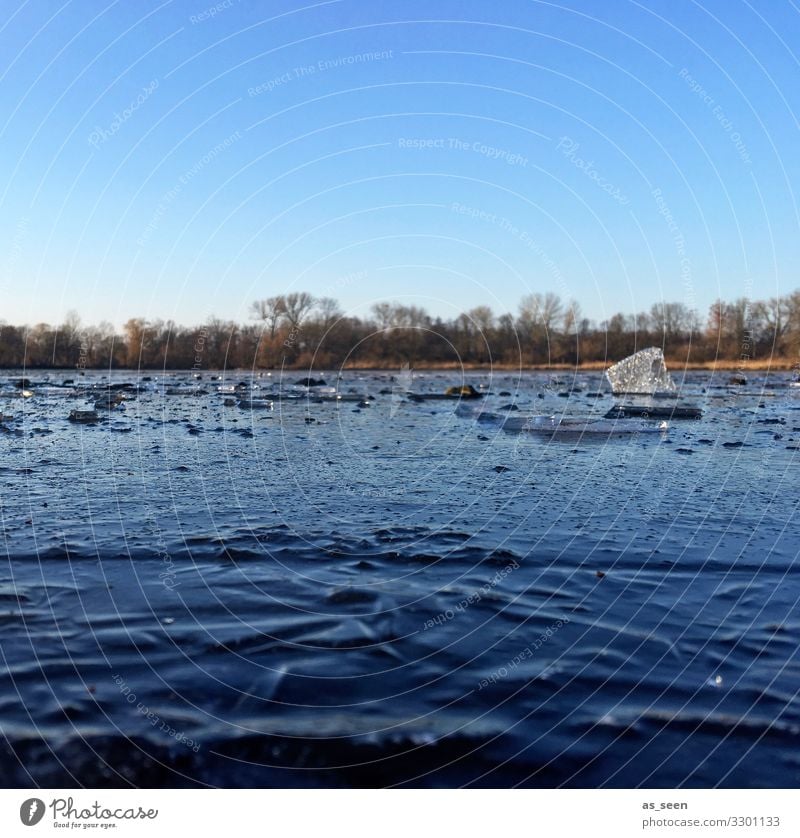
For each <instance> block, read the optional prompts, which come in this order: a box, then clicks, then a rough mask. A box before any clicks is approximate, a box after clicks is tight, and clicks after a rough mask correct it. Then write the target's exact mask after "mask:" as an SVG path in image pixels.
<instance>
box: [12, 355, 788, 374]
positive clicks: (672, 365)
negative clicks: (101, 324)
mask: <svg viewBox="0 0 800 838" xmlns="http://www.w3.org/2000/svg"><path fill="white" fill-rule="evenodd" d="M619 360H621V359H619ZM404 363H405V362H398V363H396V364H383V365H376V364H374V363H363V364H360V363H349V364H346V365H345V366H341V367H335V366H331V367H328V366H317V367H309V366H308V365H307V364H301V365H292V366H283V367H258V368H253V367H206V368H204V369H202V370H198V369H192V368H186V369H183V368H181V367H154V368H147V367H112V368H110V369H109V367H105V366H103V367H89V366H85V367H81V368H80V369H77V370H76V369H75V367H3V368H2V371H3V373H10V374H14V375H16V374H19V373H25V374H36V373H43V372H58V373H64V374H68V373H72V374H73V375H74V376H76V377H78V376H80V375H82V374H83V373H84V372H87V371H88V372H110V373H127V374H140V375H158V374H164V373H174V372H190V373H199V374H201V375H205V374H212V373H220V372H222V373H236V374H245V373H255V372H258V373H265V372H281V371H283V372H291V373H302V372H305V373H309V374H310V373H312V372H316V373H318V374H319V373H322V372H333V371H335V370H338V371H340V372H349V371H352V372H391V373H394V372H397V370H398V368H399V367H400V366H402V364H404ZM615 363H617V361H616V360H606V361H584V362H583V363H580V364H577V365H576V364H563V363H553V364H509V363H492V364H475V363H470V364H458V363H455V362H453V363H442V362H436V363H434V362H426V361H418V362H415V363H414V364H413V365H412V366H411V370H412V371H415V372H453V371H464V372H487V373H489V372H493V371H497V370H499V371H501V372H548V371H556V372H569V371H573V372H604V371H605V370H607V369H608V368H609V367H610V366H612V364H615ZM666 365H667V369H668V370H669V372H670V373H676V372H680V371H684V372H687V371H688V372H703V371H706V372H716V371H721V372H790V371H792V370H794V369H800V360H797V361H792V360H791V359H789V358H773V359H770V360H764V361H756V360H749V361H736V360H717V361H696V362H695V361H691V362H688V363H686V362H679V361H676V360H674V359H673V360H670V359H669V358H667V359H666Z"/></svg>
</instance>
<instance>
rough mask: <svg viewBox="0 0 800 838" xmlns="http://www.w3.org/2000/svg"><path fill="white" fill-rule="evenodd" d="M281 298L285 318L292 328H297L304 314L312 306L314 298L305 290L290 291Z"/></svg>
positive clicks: (314, 301)
mask: <svg viewBox="0 0 800 838" xmlns="http://www.w3.org/2000/svg"><path fill="white" fill-rule="evenodd" d="M283 299H284V306H285V314H286V319H287V320H288V321H289V323H290V324H291V326H292V328H293V329H299V328H300V324H301V323H302V322H303V319H304V318H305V316H306V315H307V314H308V313H309V311H311V309H312V308H313V307H314V304H315V303H316V300H315V299H314V298H313V297H312V296H311V294H309V293H307V292H306V291H299V292H292V293H291V294H287V295H286V296H285V297H284V298H283Z"/></svg>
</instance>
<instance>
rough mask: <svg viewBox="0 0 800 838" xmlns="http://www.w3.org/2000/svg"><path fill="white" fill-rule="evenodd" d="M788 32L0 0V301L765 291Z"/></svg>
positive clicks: (596, 306)
mask: <svg viewBox="0 0 800 838" xmlns="http://www.w3.org/2000/svg"><path fill="white" fill-rule="evenodd" d="M13 6H14V7H15V8H16V6H17V4H13ZM9 8H11V5H9ZM798 45H800V10H798V8H797V6H796V4H794V3H792V2H789V0H751V2H744V1H743V0H698V2H692V1H691V0H680V2H673V0H643V2H628V0H608V2H602V3H601V2H590V0H554V1H553V2H537V0H507V2H494V3H488V2H485V0H482V1H481V2H476V1H475V0H436V1H435V2H432V1H431V0H425V2H417V0H393V2H388V0H329V2H319V3H314V2H311V0H309V2H307V3H303V2H297V0H278V1H277V2H255V0H223V2H220V3H219V4H217V5H216V6H215V4H212V3H210V2H208V0H197V2H188V0H187V2H155V1H153V2H151V0H144V1H141V0H139V1H138V2H123V0H118V2H115V3H107V2H105V0H99V1H98V2H91V3H90V2H80V1H79V0H73V2H64V3H61V2H51V0H32V2H27V3H24V4H23V3H20V4H19V8H16V10H15V11H12V12H10V13H9V14H8V15H6V16H4V18H3V20H2V22H0V150H2V154H1V155H0V167H1V168H2V176H0V294H1V295H2V296H0V299H1V300H2V308H0V319H3V320H6V321H8V322H12V323H23V322H27V323H36V322H39V321H48V322H58V321H59V320H60V319H61V318H62V317H63V316H64V315H65V313H66V312H67V311H68V310H70V309H74V310H76V311H78V312H79V313H80V315H81V317H82V318H83V320H84V321H85V322H97V321H99V320H102V319H105V320H108V321H111V322H112V323H114V324H115V325H119V324H121V323H123V322H124V321H125V320H126V319H127V318H128V317H131V316H145V317H150V318H152V317H163V318H173V319H175V320H177V321H178V322H181V323H185V324H191V323H198V322H201V321H202V320H204V319H205V318H206V317H207V316H208V315H209V314H211V313H214V314H216V315H218V316H221V317H226V318H227V317H231V318H236V319H240V320H243V319H245V318H246V316H247V313H246V310H247V307H248V305H249V303H250V302H251V301H252V300H253V299H255V298H257V297H263V296H269V295H272V294H276V293H283V292H286V291H290V290H308V291H310V292H312V293H313V294H316V295H327V296H334V297H337V298H338V299H339V300H340V301H341V302H342V304H343V305H344V307H345V308H346V309H347V310H348V311H351V312H354V313H363V311H364V310H365V308H366V307H368V306H369V305H370V304H371V303H372V302H374V301H376V300H385V299H403V300H406V301H408V302H413V303H415V304H419V305H423V306H425V307H427V308H428V309H429V310H430V311H431V312H432V313H434V314H437V315H441V316H444V317H448V316H454V315H456V314H458V313H459V312H460V311H462V310H464V309H468V308H470V307H472V306H475V305H479V304H484V303H485V304H489V305H491V306H492V307H493V308H494V309H495V310H496V311H497V312H498V313H502V312H504V311H509V310H515V309H516V306H517V302H518V300H519V298H520V297H521V296H522V295H523V294H525V293H528V292H530V291H541V292H546V291H554V292H556V293H558V294H560V295H561V296H562V297H564V298H570V297H574V298H575V299H577V300H578V301H579V302H580V303H581V305H582V307H583V311H584V314H586V315H587V316H589V317H592V318H594V319H597V320H598V321H600V320H603V319H604V318H606V317H607V316H609V315H610V314H612V313H614V312H616V311H626V312H633V311H637V310H641V309H644V308H649V306H650V305H651V304H652V303H653V302H655V301H658V300H668V301H683V302H685V303H687V304H688V305H690V306H692V307H696V308H698V309H699V310H700V312H701V314H702V315H703V316H705V314H706V311H707V309H708V306H709V304H710V303H711V302H712V300H713V299H714V298H716V297H717V296H722V297H723V298H725V299H733V298H736V297H741V296H750V297H754V298H762V297H765V296H772V295H775V294H778V293H785V292H787V291H791V290H793V289H795V288H796V287H798V286H800V274H799V273H798V266H799V265H800V236H798V230H799V229H800V212H799V210H798V195H797V193H796V190H797V189H798V188H800V178H798V175H799V174H800V153H799V151H798V150H800V132H799V131H798V117H800V56H799V55H798V51H800V47H798ZM427 141H431V142H430V143H428V147H425V144H426V142H427Z"/></svg>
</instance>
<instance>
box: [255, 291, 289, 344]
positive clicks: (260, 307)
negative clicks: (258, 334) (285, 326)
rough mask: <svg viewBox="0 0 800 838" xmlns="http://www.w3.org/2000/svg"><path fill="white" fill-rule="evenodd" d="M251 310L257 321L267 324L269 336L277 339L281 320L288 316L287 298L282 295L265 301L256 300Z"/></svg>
mask: <svg viewBox="0 0 800 838" xmlns="http://www.w3.org/2000/svg"><path fill="white" fill-rule="evenodd" d="M250 310H251V311H252V312H253V316H254V317H255V318H256V319H258V320H261V321H263V322H264V323H265V324H266V327H267V330H268V331H269V336H270V338H271V339H272V338H274V337H275V332H276V331H277V330H278V324H279V323H280V322H281V318H283V317H285V316H286V298H285V297H283V296H282V295H281V296H278V297H267V298H266V299H265V300H256V301H255V302H254V303H253V304H252V305H251V306H250Z"/></svg>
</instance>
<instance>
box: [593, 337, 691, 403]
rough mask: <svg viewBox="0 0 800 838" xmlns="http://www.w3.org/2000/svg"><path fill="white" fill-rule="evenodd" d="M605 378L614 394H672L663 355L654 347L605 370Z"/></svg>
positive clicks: (672, 383) (672, 389) (673, 383)
mask: <svg viewBox="0 0 800 838" xmlns="http://www.w3.org/2000/svg"><path fill="white" fill-rule="evenodd" d="M606 378H607V379H608V383H609V384H610V385H611V390H612V391H613V392H614V393H615V394H622V393H628V394H632V395H633V394H636V395H647V396H653V395H655V394H656V393H674V392H675V390H676V388H675V382H673V380H672V376H670V374H669V372H668V371H667V366H666V364H665V363H664V353H663V352H662V351H661V350H660V349H659V348H658V347H656V346H651V347H650V348H649V349H642V350H641V351H640V352H637V353H636V354H635V355H631V356H630V357H629V358H624V359H623V360H622V361H620V362H619V363H617V364H614V366H613V367H609V368H608V369H607V370H606Z"/></svg>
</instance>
